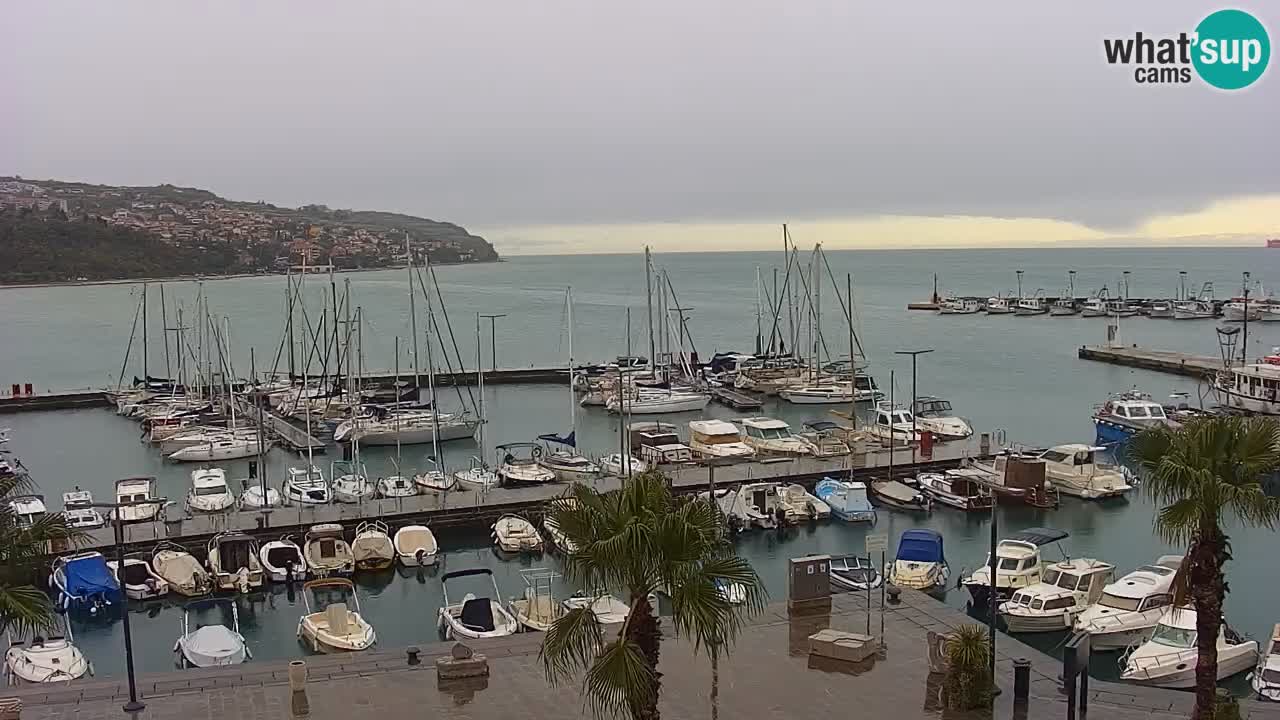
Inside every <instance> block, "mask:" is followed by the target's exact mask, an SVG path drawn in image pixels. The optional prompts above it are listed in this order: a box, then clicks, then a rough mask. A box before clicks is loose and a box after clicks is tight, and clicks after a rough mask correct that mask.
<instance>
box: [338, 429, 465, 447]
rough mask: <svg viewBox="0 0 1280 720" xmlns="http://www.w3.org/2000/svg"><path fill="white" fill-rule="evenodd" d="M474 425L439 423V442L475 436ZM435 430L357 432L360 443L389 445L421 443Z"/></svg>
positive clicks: (430, 439)
mask: <svg viewBox="0 0 1280 720" xmlns="http://www.w3.org/2000/svg"><path fill="white" fill-rule="evenodd" d="M475 434H476V426H475V425H472V424H470V423H465V424H453V423H449V424H441V425H440V442H448V441H450V440H465V439H467V438H470V437H475ZM434 436H435V432H434V431H433V429H432V428H430V427H426V428H421V429H411V430H401V431H400V432H395V431H387V432H362V433H360V434H359V436H358V437H359V441H360V444H361V445H368V446H379V447H384V446H389V445H395V444H397V442H398V443H399V444H400V445H422V444H424V443H429V442H433V441H434V439H435V438H434Z"/></svg>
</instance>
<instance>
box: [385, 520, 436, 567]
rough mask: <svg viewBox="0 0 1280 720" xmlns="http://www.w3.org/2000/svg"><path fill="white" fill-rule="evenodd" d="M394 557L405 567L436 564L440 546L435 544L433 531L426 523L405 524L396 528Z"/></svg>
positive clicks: (393, 542) (393, 541)
mask: <svg viewBox="0 0 1280 720" xmlns="http://www.w3.org/2000/svg"><path fill="white" fill-rule="evenodd" d="M392 544H393V545H395V549H396V559H397V560H399V561H400V564H401V565H404V566H405V567H428V566H431V565H435V564H436V556H437V555H439V554H440V546H439V545H437V544H436V536H435V533H433V532H431V528H429V527H427V526H426V525H405V526H404V527H402V528H400V529H399V530H396V535H395V538H393V539H392Z"/></svg>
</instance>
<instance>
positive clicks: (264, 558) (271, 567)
mask: <svg viewBox="0 0 1280 720" xmlns="http://www.w3.org/2000/svg"><path fill="white" fill-rule="evenodd" d="M258 559H259V560H260V561H261V563H262V569H263V571H264V572H266V574H267V577H269V578H271V580H272V582H300V581H303V580H306V579H307V558H306V556H304V555H303V554H302V548H300V547H298V543H296V542H294V541H293V537H292V536H290V535H285V536H284V537H282V538H280V539H279V540H271V541H270V542H267V543H266V544H265V545H263V546H262V549H261V550H259V551H258Z"/></svg>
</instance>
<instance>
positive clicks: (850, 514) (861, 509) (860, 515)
mask: <svg viewBox="0 0 1280 720" xmlns="http://www.w3.org/2000/svg"><path fill="white" fill-rule="evenodd" d="M813 491H814V493H815V494H816V495H817V496H818V497H819V498H820V499H821V500H822V502H824V503H826V504H827V507H829V508H831V514H832V515H834V516H836V517H837V518H838V519H840V520H844V521H846V522H870V523H874V522H875V521H876V509H875V508H874V507H872V506H871V501H870V500H868V499H867V485H866V483H861V482H853V481H846V480H834V479H832V478H824V479H823V480H820V481H818V484H817V486H816V487H814V489H813Z"/></svg>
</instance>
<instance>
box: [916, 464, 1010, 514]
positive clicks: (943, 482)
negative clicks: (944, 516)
mask: <svg viewBox="0 0 1280 720" xmlns="http://www.w3.org/2000/svg"><path fill="white" fill-rule="evenodd" d="M986 479H987V475H986V473H983V472H981V471H979V470H974V469H972V468H956V469H954V470H947V471H944V472H940V473H937V472H930V473H920V474H919V475H918V476H917V477H916V485H917V486H919V488H920V490H921V492H923V493H924V494H925V495H927V496H928V497H929V498H931V499H932V500H933V501H934V502H935V503H940V504H942V505H948V506H950V507H953V508H956V509H957V510H965V511H967V512H973V511H983V512H986V511H989V510H991V508H992V506H994V505H995V502H996V499H995V496H994V495H993V494H992V491H991V490H990V489H988V488H987V486H986V484H985V483H986Z"/></svg>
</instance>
